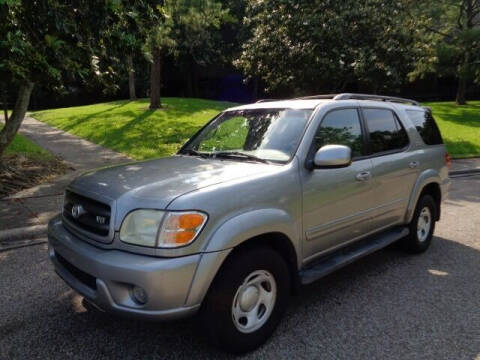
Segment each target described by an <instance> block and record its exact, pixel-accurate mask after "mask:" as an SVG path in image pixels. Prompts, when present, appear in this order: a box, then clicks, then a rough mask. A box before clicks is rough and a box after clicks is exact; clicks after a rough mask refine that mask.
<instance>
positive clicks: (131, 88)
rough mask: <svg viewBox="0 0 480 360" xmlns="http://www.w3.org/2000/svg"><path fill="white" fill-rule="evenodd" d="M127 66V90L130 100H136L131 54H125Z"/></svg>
mask: <svg viewBox="0 0 480 360" xmlns="http://www.w3.org/2000/svg"><path fill="white" fill-rule="evenodd" d="M127 67H128V90H129V92H130V100H136V99H137V94H136V92H135V68H134V67H133V57H132V55H131V54H130V55H127Z"/></svg>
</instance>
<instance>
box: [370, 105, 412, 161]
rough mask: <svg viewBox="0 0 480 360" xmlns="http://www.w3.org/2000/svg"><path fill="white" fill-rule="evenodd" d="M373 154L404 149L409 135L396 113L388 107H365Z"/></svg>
mask: <svg viewBox="0 0 480 360" xmlns="http://www.w3.org/2000/svg"><path fill="white" fill-rule="evenodd" d="M363 115H364V117H365V122H366V126H367V129H368V133H369V140H370V150H371V152H372V153H373V154H376V153H382V152H387V151H388V152H390V151H395V150H402V149H403V148H405V147H406V146H407V145H408V135H407V132H406V131H405V129H404V128H403V127H402V125H401V124H400V121H399V120H398V119H397V117H396V116H395V114H394V113H393V112H392V111H391V110H388V109H370V108H367V109H363Z"/></svg>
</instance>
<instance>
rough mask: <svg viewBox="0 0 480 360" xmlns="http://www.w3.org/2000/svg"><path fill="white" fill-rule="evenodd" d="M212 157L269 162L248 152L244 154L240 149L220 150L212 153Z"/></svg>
mask: <svg viewBox="0 0 480 360" xmlns="http://www.w3.org/2000/svg"><path fill="white" fill-rule="evenodd" d="M212 156H213V157H224V158H237V159H245V160H250V161H256V162H261V163H264V164H271V162H270V161H268V160H265V159H262V158H259V157H257V156H254V155H250V154H245V153H243V152H240V151H220V152H215V153H213V154H212Z"/></svg>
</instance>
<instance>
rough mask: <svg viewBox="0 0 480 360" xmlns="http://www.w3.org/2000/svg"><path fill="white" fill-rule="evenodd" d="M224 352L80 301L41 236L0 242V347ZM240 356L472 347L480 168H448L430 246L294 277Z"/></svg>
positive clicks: (41, 352) (376, 355) (1, 354)
mask: <svg viewBox="0 0 480 360" xmlns="http://www.w3.org/2000/svg"><path fill="white" fill-rule="evenodd" d="M67 357H68V358H76V359H87V358H88V359H92V358H115V359H119V358H131V359H139V358H149V359H151V358H158V359H167V358H168V359H172V358H187V359H201V358H223V357H226V355H225V354H223V353H221V352H219V351H217V350H216V349H214V348H211V347H209V346H208V345H206V344H205V343H204V342H203V341H202V339H201V337H200V335H199V333H198V332H197V331H196V327H195V321H194V320H186V321H180V322H173V323H163V324H156V323H142V322H137V321H132V320H124V319H119V318H116V317H113V316H110V315H108V314H103V313H100V312H98V311H96V310H91V309H86V308H84V307H83V305H82V298H81V297H80V296H78V295H76V294H75V293H74V292H72V291H71V290H69V288H68V287H67V286H66V285H65V284H64V283H63V282H62V280H60V279H59V278H58V277H57V276H56V275H55V274H54V273H53V271H52V267H51V265H50V263H49V261H48V260H47V254H46V247H45V246H44V245H40V246H33V247H28V248H23V249H17V250H12V251H8V252H3V253H0V358H1V359H13V358H18V359H27V358H28V359H34V358H42V359H44V358H67ZM245 358H251V359H257V358H269V359H286V358H317V359H409V360H411V359H455V360H460V359H469V360H472V359H480V176H476V177H469V178H457V179H455V180H454V184H453V188H452V192H451V195H450V197H449V199H448V200H447V201H446V202H445V203H444V207H443V214H442V221H441V222H440V223H439V224H438V226H437V230H436V237H435V239H434V241H433V243H432V247H431V248H430V250H429V251H428V252H427V253H426V254H423V255H419V256H410V255H406V254H404V253H403V252H402V251H400V250H399V249H397V248H396V247H391V248H388V249H385V250H383V251H380V252H378V253H376V254H373V255H371V256H368V257H366V258H364V259H362V260H360V261H359V262H357V263H355V264H352V265H350V266H348V267H346V268H344V269H342V270H340V271H339V272H337V273H334V274H332V275H330V276H328V277H326V278H324V279H323V280H321V281H319V282H317V283H314V284H312V285H310V286H308V287H305V288H303V289H302V291H301V293H300V295H299V296H297V297H295V298H293V299H292V304H291V306H290V308H289V311H288V313H287V316H286V317H285V319H284V321H283V322H282V323H281V324H280V326H279V328H278V330H277V331H276V333H275V334H274V336H273V338H272V339H271V340H270V341H269V342H268V343H267V344H266V345H265V346H263V347H262V348H261V349H259V350H257V351H256V352H253V353H251V354H248V355H247V356H245Z"/></svg>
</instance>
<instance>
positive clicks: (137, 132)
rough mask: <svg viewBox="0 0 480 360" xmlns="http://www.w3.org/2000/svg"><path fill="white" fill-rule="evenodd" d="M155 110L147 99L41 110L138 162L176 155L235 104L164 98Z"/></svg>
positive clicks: (43, 117) (46, 118) (43, 116)
mask: <svg viewBox="0 0 480 360" xmlns="http://www.w3.org/2000/svg"><path fill="white" fill-rule="evenodd" d="M162 101H163V105H164V106H165V108H164V109H161V110H156V111H151V110H149V109H148V105H149V101H148V100H147V99H142V100H137V101H115V102H109V103H101V104H95V105H88V106H79V107H71V108H63V109H53V110H45V111H38V112H35V113H33V114H32V116H33V117H34V118H36V119H38V120H40V121H43V122H46V123H47V124H49V125H52V126H55V127H57V128H60V129H62V130H65V131H68V132H70V133H72V134H75V135H77V136H80V137H83V138H86V139H88V140H90V141H92V142H94V143H97V144H101V145H104V146H105V147H108V148H110V149H113V150H116V151H119V152H123V153H125V154H128V155H129V156H132V157H133V158H136V159H148V158H153V157H161V156H167V155H171V154H173V153H175V152H176V151H177V150H178V148H179V147H180V146H181V145H182V144H183V143H185V142H186V141H187V139H189V138H190V137H191V136H192V135H193V134H194V133H195V132H196V131H197V130H198V129H199V128H200V127H201V126H203V125H204V124H205V123H206V122H207V121H208V120H210V119H211V118H213V117H214V116H215V115H217V114H218V113H219V112H220V111H222V110H223V109H225V108H227V107H231V106H233V105H234V104H232V103H227V102H218V101H212V100H202V99H185V98H162Z"/></svg>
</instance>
